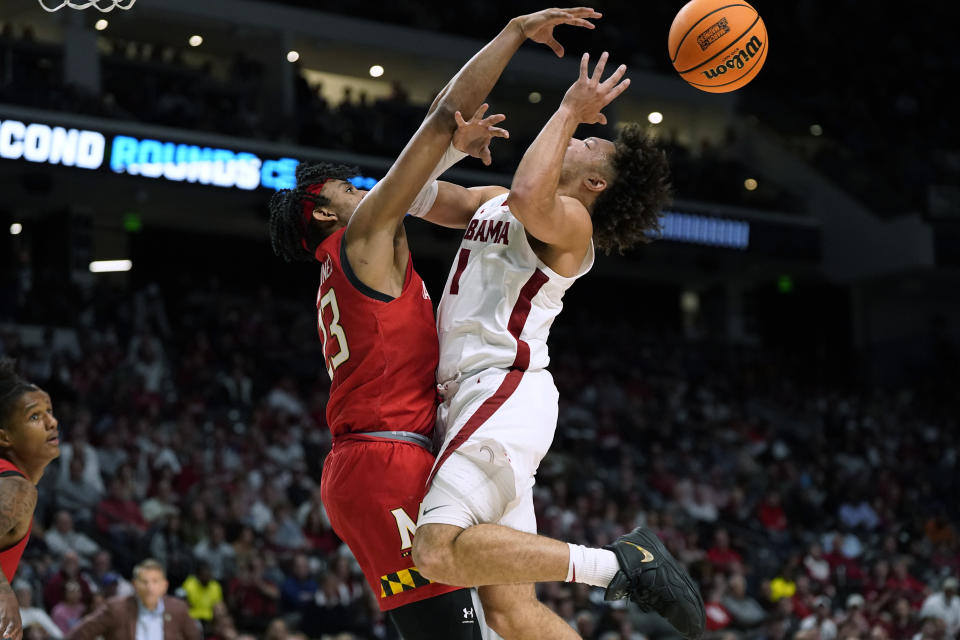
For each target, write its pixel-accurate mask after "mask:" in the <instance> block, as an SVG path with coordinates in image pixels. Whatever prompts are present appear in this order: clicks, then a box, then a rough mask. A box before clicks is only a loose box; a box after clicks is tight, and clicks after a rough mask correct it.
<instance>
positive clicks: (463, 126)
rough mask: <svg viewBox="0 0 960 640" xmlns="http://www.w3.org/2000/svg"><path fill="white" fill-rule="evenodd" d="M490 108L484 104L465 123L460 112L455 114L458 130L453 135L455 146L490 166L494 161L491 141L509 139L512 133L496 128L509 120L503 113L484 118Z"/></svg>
mask: <svg viewBox="0 0 960 640" xmlns="http://www.w3.org/2000/svg"><path fill="white" fill-rule="evenodd" d="M488 107H489V105H487V103H483V104H482V105H480V108H479V109H477V112H476V113H474V114H473V117H471V118H470V119H469V120H467V121H464V119H463V116H462V115H461V114H460V112H459V111H457V112H456V113H455V114H454V118H456V121H457V130H456V131H455V132H454V134H453V146H454V147H456V148H457V149H459V150H460V151H462V152H464V153H466V154H467V155H470V156H473V157H474V158H480V161H481V162H483V164H485V165H487V166H490V163H491V162H492V161H493V158H492V157H491V155H490V141H491V140H493V139H494V138H509V137H510V132H509V131H507V130H506V129H501V128H500V127H498V126H496V125H498V124H500V123H501V122H503V121H504V120H506V119H507V116H505V115H503V114H502V113H495V114H493V115H492V116H487V117H484V114H485V113H486V112H487V108H488Z"/></svg>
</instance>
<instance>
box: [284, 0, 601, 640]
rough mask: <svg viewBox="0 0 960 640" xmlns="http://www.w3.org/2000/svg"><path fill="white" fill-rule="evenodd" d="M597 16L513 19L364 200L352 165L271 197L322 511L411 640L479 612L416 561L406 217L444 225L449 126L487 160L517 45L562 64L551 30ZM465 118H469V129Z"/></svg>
mask: <svg viewBox="0 0 960 640" xmlns="http://www.w3.org/2000/svg"><path fill="white" fill-rule="evenodd" d="M598 17H600V14H598V13H596V12H595V11H593V10H592V9H589V8H576V9H568V10H561V9H547V10H544V11H540V12H537V13H534V14H530V15H525V16H520V17H518V18H514V19H512V20H511V21H510V22H509V23H508V24H507V26H506V27H505V28H504V29H503V31H501V32H500V34H499V35H497V37H496V38H494V39H493V40H492V41H491V42H490V43H489V44H487V45H486V46H485V47H484V48H483V49H482V50H481V51H480V52H478V53H477V54H476V55H475V56H474V57H473V58H472V59H471V60H470V61H469V62H468V63H467V64H466V65H465V66H464V67H463V69H461V70H460V72H459V73H457V75H456V76H454V78H453V79H452V80H451V81H450V83H449V84H448V85H447V86H446V87H445V88H444V90H443V91H442V92H441V93H440V95H439V96H438V97H437V99H436V100H435V101H434V103H433V104H432V105H431V107H430V110H429V112H428V114H427V116H426V119H425V120H424V121H423V123H422V124H421V126H420V128H419V129H418V130H417V132H416V133H415V134H414V136H413V138H412V139H411V140H410V141H409V142H408V143H407V146H406V147H405V148H404V149H403V151H402V152H401V154H400V156H399V157H398V158H397V160H396V162H394V164H393V166H392V167H391V168H390V170H389V171H388V172H387V174H386V176H385V177H384V178H383V179H382V180H381V181H380V182H379V183H378V184H377V185H376V186H375V187H374V188H373V189H372V190H371V191H370V192H369V193H367V192H365V191H363V190H361V189H357V188H356V187H354V186H353V185H352V184H351V183H350V182H349V181H348V178H350V177H352V176H354V175H356V171H355V170H354V169H352V168H349V167H342V166H334V165H328V164H319V165H302V166H300V167H298V170H297V186H296V188H294V189H291V190H283V191H279V192H278V193H277V194H276V195H275V196H274V197H273V198H272V199H271V203H270V208H271V219H270V235H271V241H272V244H273V248H274V251H275V252H276V253H277V255H279V256H281V257H283V258H285V259H286V260H288V261H290V260H307V261H314V260H316V261H317V262H318V263H319V269H318V276H319V280H320V286H319V291H318V295H317V302H316V304H317V314H318V329H319V333H320V337H321V339H322V341H323V350H324V357H325V360H326V363H325V364H326V368H327V371H328V373H329V374H330V377H331V380H332V383H331V387H330V400H329V402H328V404H327V422H328V424H329V426H330V429H331V431H332V433H333V449H332V451H331V452H330V454H329V455H328V456H327V458H326V460H325V462H324V468H323V477H322V479H321V491H322V498H323V502H324V506H325V508H326V510H327V513H328V515H329V517H330V521H331V524H332V525H333V528H334V530H335V531H336V532H337V534H338V535H339V536H340V538H341V539H343V540H344V541H345V542H346V543H347V545H348V546H349V547H350V549H351V551H352V552H353V553H354V555H355V556H356V558H357V561H358V562H359V564H360V566H361V568H362V569H363V572H364V575H365V576H366V578H367V581H368V582H369V584H370V586H371V587H372V588H373V590H374V593H376V594H378V595H379V596H380V599H379V603H380V608H381V609H382V610H384V611H388V612H390V616H391V618H392V619H393V621H394V623H395V624H396V626H397V627H398V628H399V630H400V632H401V633H402V634H403V636H404V638H405V639H406V640H417V639H421V638H437V639H438V640H441V639H442V640H456V639H457V638H477V637H480V630H481V627H482V622H481V620H480V619H479V618H480V616H481V615H482V612H481V611H480V609H479V607H477V606H476V604H475V602H474V600H473V597H472V595H471V592H470V591H467V590H463V589H459V588H458V587H450V586H447V585H442V584H438V583H433V582H430V581H429V580H427V579H426V578H424V577H422V575H421V574H420V573H419V571H418V570H417V568H416V567H415V566H414V565H413V561H412V558H411V552H410V550H411V547H412V540H411V537H412V534H413V531H414V529H415V527H416V518H417V516H418V513H419V508H420V501H421V498H422V496H423V488H424V485H425V482H426V479H427V476H428V474H429V472H430V469H431V467H432V466H433V463H434V456H433V453H432V436H433V432H434V426H435V416H436V381H435V375H436V367H437V358H438V347H437V334H436V325H435V323H434V318H433V305H432V303H431V301H430V298H429V295H428V294H427V290H426V287H425V285H424V284H423V281H422V280H421V278H420V276H419V275H418V274H417V273H416V271H415V270H414V268H413V263H412V260H411V257H410V251H409V248H408V246H407V238H406V234H405V232H404V226H403V220H404V217H405V216H406V214H407V213H408V212H412V213H414V214H415V215H418V216H421V217H425V218H426V219H427V220H430V221H432V222H435V223H438V224H444V223H446V221H445V220H444V219H443V217H442V215H437V214H435V213H434V212H433V211H432V206H431V205H432V203H433V200H434V198H435V197H436V193H437V184H436V182H435V178H436V177H437V176H439V175H440V174H441V173H442V172H443V171H445V170H446V169H447V168H449V167H450V166H452V164H453V163H454V162H455V161H456V160H458V159H459V158H461V157H463V155H464V154H462V153H460V152H457V151H456V150H455V149H453V148H452V145H451V140H452V137H453V134H454V131H455V130H457V129H458V125H459V129H461V130H465V131H466V137H467V138H468V139H469V140H468V141H467V142H466V143H465V144H466V145H467V146H465V147H463V148H469V150H471V151H472V152H473V153H474V155H476V156H478V157H481V158H482V159H483V160H484V161H485V162H487V163H489V159H490V158H489V150H488V149H487V145H488V144H489V142H490V139H491V137H492V136H494V135H503V134H504V132H502V131H499V130H497V129H496V127H494V125H495V124H496V123H498V122H499V121H500V120H502V117H501V116H491V117H490V118H485V119H484V118H483V117H482V115H483V113H484V111H483V109H480V110H479V111H478V108H480V105H481V103H482V101H483V99H484V98H485V96H486V95H487V94H488V93H489V91H490V90H491V89H492V88H493V86H494V84H495V83H496V81H497V79H498V78H499V76H500V74H501V73H502V71H503V69H504V68H505V66H506V64H507V63H508V62H509V60H510V59H511V57H512V56H513V54H514V53H515V52H516V51H517V50H518V49H519V47H520V45H521V44H522V43H523V42H524V41H525V40H526V39H527V38H529V39H531V40H533V41H535V42H540V43H543V44H546V45H548V46H550V47H551V48H552V49H553V50H554V52H556V53H557V55H558V56H561V55H562V54H563V48H562V47H561V46H560V44H559V43H558V42H557V41H556V40H555V39H554V37H553V30H554V28H555V27H556V26H557V25H561V24H567V25H575V26H581V27H586V28H592V27H593V25H592V23H590V22H589V20H588V19H589V18H598ZM460 113H467V114H474V116H473V117H472V118H471V121H470V122H469V123H465V122H464V121H463V119H462V118H461V117H460ZM448 147H451V148H450V149H448ZM461 224H462V221H461ZM464 623H468V624H464Z"/></svg>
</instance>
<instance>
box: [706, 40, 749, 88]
mask: <svg viewBox="0 0 960 640" xmlns="http://www.w3.org/2000/svg"><path fill="white" fill-rule="evenodd" d="M762 48H763V42H761V41H760V38H758V37H757V36H753V37H752V38H750V41H749V42H747V45H746V46H745V47H744V48H743V49H738V50H736V51H734V52H733V54H732V55H731V56H730V57H729V58H727V60H726V61H725V62H724V63H723V64H718V65H717V66H716V67H714V68H713V69H707V70H706V71H704V72H703V75H704V76H706V77H707V79H708V80H710V79H713V78H716V77H717V76H719V75H722V74H724V73H726V72H727V71H728V70H733V69H743V68H744V67H745V66H746V65H747V63H748V62H749V61H750V60H751V59H752V58H753V57H754V56H755V55H757V53H758V52H759V51H760V50H761V49H762Z"/></svg>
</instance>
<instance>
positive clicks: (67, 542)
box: [43, 509, 100, 566]
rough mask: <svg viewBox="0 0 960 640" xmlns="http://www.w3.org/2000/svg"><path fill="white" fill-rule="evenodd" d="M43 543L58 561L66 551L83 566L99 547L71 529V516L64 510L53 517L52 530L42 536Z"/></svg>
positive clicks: (85, 536)
mask: <svg viewBox="0 0 960 640" xmlns="http://www.w3.org/2000/svg"><path fill="white" fill-rule="evenodd" d="M43 541H44V542H45V543H46V544H47V547H48V548H49V549H50V551H51V552H52V553H53V554H54V556H56V557H57V558H58V559H59V558H61V557H62V556H63V554H64V553H66V552H67V551H73V552H75V553H76V554H77V556H79V558H80V563H81V564H82V565H84V566H86V565H88V564H89V563H90V558H91V556H93V554H95V553H96V552H97V551H99V550H100V546H99V545H98V544H97V543H96V542H94V541H93V540H91V539H90V538H89V537H87V535H86V534H83V533H80V532H79V531H76V530H75V529H74V528H73V516H71V515H70V512H69V511H67V510H66V509H60V510H59V511H57V512H56V514H54V516H53V528H52V529H48V530H47V531H46V533H44V535H43Z"/></svg>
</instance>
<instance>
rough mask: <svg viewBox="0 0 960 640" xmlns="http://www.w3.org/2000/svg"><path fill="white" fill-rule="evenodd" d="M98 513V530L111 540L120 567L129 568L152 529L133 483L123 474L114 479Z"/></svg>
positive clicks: (100, 503) (96, 518) (96, 516)
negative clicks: (126, 479) (134, 555)
mask: <svg viewBox="0 0 960 640" xmlns="http://www.w3.org/2000/svg"><path fill="white" fill-rule="evenodd" d="M95 514H96V515H95V522H96V526H97V530H98V531H99V532H100V533H101V534H103V535H104V536H106V537H107V538H108V539H109V540H110V543H111V548H112V549H114V550H115V551H116V553H117V556H118V558H117V559H118V564H120V566H121V567H126V568H127V569H129V568H130V566H131V565H132V563H133V554H135V553H136V552H137V551H138V550H139V549H140V544H141V542H142V540H143V538H144V535H145V534H146V532H147V529H148V528H149V525H148V524H147V521H146V520H144V518H143V513H142V512H141V511H140V505H139V504H137V502H136V501H135V500H134V499H133V496H132V492H131V487H130V483H128V482H127V481H125V480H124V479H123V478H121V477H120V476H119V475H117V476H114V477H113V478H111V479H110V489H109V492H108V494H107V496H106V497H105V498H104V499H103V500H101V501H100V502H99V503H98V504H97V508H96V512H95Z"/></svg>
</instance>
